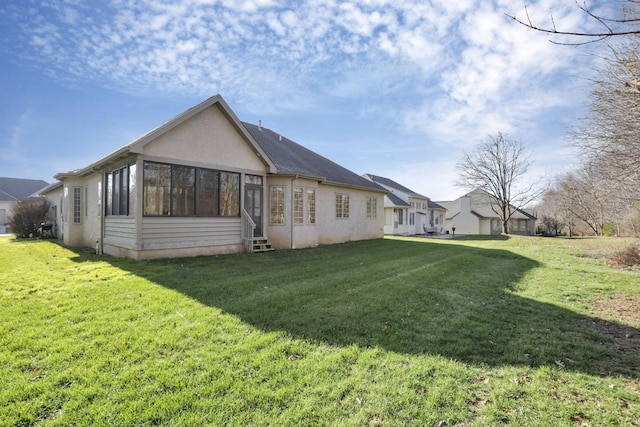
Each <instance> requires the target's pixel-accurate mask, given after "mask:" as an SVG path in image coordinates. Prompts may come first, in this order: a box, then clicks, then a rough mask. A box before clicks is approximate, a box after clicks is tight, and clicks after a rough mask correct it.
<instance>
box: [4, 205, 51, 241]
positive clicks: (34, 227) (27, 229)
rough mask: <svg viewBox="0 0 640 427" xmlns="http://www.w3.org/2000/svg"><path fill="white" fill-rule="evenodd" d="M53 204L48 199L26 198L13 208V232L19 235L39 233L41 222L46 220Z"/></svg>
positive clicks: (27, 235) (11, 221)
mask: <svg viewBox="0 0 640 427" xmlns="http://www.w3.org/2000/svg"><path fill="white" fill-rule="evenodd" d="M50 206H51V204H50V203H49V201H48V200H46V199H42V200H35V201H34V200H24V201H21V202H18V203H17V204H16V206H15V207H14V208H13V213H12V215H11V220H10V221H9V224H10V227H11V232H12V233H14V234H15V235H16V236H17V237H31V236H35V235H37V234H38V229H39V228H40V224H42V223H43V222H45V221H46V219H47V213H49V208H50Z"/></svg>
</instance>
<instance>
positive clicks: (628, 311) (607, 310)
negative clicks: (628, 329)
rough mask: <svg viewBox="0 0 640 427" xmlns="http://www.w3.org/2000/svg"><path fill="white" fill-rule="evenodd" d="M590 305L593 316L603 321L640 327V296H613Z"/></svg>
mask: <svg viewBox="0 0 640 427" xmlns="http://www.w3.org/2000/svg"><path fill="white" fill-rule="evenodd" d="M590 305H591V307H592V310H593V314H594V315H595V316H597V317H599V318H601V319H611V320H615V321H617V322H620V323H625V324H627V325H631V326H636V327H640V295H613V296H612V297H610V298H606V299H600V300H597V301H594V302H593V303H591V304H590Z"/></svg>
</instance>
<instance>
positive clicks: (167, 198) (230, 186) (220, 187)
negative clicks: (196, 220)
mask: <svg viewBox="0 0 640 427" xmlns="http://www.w3.org/2000/svg"><path fill="white" fill-rule="evenodd" d="M143 195H144V214H145V215H148V216H195V215H197V216H239V215H240V174H238V173H233V172H223V171H217V170H212V169H201V168H195V167H190V166H180V165H168V164H162V163H154V162H145V163H144V172H143Z"/></svg>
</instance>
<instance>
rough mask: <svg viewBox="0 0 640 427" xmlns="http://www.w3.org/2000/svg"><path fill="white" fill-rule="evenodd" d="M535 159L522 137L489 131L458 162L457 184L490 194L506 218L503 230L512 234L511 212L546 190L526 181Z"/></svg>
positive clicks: (502, 218) (502, 220)
mask: <svg viewBox="0 0 640 427" xmlns="http://www.w3.org/2000/svg"><path fill="white" fill-rule="evenodd" d="M531 163H532V161H531V158H530V156H529V155H528V154H527V152H526V150H525V148H524V146H523V144H522V143H521V142H520V141H518V140H515V139H511V138H509V137H507V136H505V135H503V134H502V133H500V132H499V133H497V134H496V135H489V136H488V138H487V139H486V140H485V141H484V142H482V143H480V144H478V145H477V146H476V147H475V149H474V150H473V151H472V152H471V153H468V154H465V155H464V156H463V158H462V160H460V161H459V162H458V164H457V165H456V167H457V169H458V172H459V177H458V180H457V181H456V185H458V186H459V187H464V188H467V189H470V190H471V189H476V188H480V189H482V190H484V191H485V192H486V193H487V194H489V196H490V197H489V200H490V204H491V209H492V210H493V211H494V212H495V213H496V214H497V215H498V218H499V219H500V221H501V222H502V231H503V232H504V233H505V234H508V233H509V227H508V224H509V220H510V219H511V216H512V215H513V214H514V213H515V212H516V211H517V210H519V209H522V208H524V207H525V206H527V205H528V204H530V203H531V202H533V201H534V200H536V199H537V198H538V197H539V196H540V195H542V193H543V190H542V189H541V188H539V187H538V186H537V185H536V184H526V183H524V182H523V180H524V177H525V175H526V173H527V171H528V170H529V166H531Z"/></svg>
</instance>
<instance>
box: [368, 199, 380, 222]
mask: <svg viewBox="0 0 640 427" xmlns="http://www.w3.org/2000/svg"><path fill="white" fill-rule="evenodd" d="M376 218H378V200H377V199H375V198H374V197H369V198H367V219H376Z"/></svg>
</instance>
